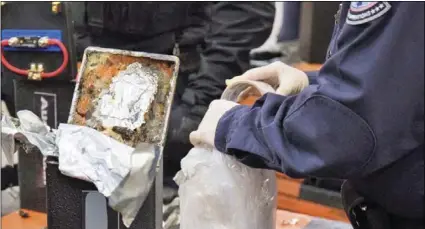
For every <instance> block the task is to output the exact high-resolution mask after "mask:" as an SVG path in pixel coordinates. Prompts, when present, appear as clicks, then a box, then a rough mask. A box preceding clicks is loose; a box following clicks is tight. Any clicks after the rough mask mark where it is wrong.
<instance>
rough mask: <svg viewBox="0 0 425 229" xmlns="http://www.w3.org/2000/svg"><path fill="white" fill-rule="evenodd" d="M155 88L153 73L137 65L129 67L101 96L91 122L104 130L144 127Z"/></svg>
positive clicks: (155, 80) (119, 74)
mask: <svg viewBox="0 0 425 229" xmlns="http://www.w3.org/2000/svg"><path fill="white" fill-rule="evenodd" d="M157 86H158V79H157V77H156V76H155V75H154V73H153V72H151V71H149V70H147V69H146V68H145V69H144V68H143V66H142V65H141V64H140V63H137V62H136V63H132V64H130V65H128V66H127V69H126V70H124V71H121V72H119V73H118V75H117V76H116V77H114V78H113V80H112V83H111V85H110V87H109V89H105V90H103V91H102V92H101V94H100V96H99V99H98V100H97V101H95V104H96V108H95V111H94V113H93V118H95V119H96V120H97V121H100V122H101V124H102V126H104V127H114V126H118V127H124V128H128V129H131V130H133V129H136V128H138V127H140V126H141V125H142V124H144V123H145V114H146V113H147V112H148V111H149V108H150V104H151V103H152V101H153V99H154V97H155V94H156V91H157Z"/></svg>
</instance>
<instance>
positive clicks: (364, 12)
mask: <svg viewBox="0 0 425 229" xmlns="http://www.w3.org/2000/svg"><path fill="white" fill-rule="evenodd" d="M390 9H391V5H390V4H389V3H388V2H351V4H350V9H349V10H348V14H347V21H346V23H347V24H349V25H360V24H363V23H366V22H370V21H372V20H375V19H377V18H379V17H381V16H382V15H384V14H385V13H386V12H388V11H389V10H390Z"/></svg>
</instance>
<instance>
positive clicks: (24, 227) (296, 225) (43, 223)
mask: <svg viewBox="0 0 425 229" xmlns="http://www.w3.org/2000/svg"><path fill="white" fill-rule="evenodd" d="M25 212H27V213H28V215H29V217H28V218H22V217H21V216H19V212H13V213H11V214H9V215H6V216H3V217H2V219H1V228H2V229H44V228H46V227H47V215H46V214H43V213H38V212H33V211H25ZM311 220H312V218H311V216H308V215H303V214H297V213H292V212H288V211H284V210H278V211H277V213H276V229H302V228H304V227H305V226H306V225H307V224H309V222H310V221H311Z"/></svg>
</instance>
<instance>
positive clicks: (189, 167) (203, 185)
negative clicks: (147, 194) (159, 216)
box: [174, 81, 276, 229]
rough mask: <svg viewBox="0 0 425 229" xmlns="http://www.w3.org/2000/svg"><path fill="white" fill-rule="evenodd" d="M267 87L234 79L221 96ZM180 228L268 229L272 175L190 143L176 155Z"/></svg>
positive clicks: (237, 96)
mask: <svg viewBox="0 0 425 229" xmlns="http://www.w3.org/2000/svg"><path fill="white" fill-rule="evenodd" d="M269 91H273V88H271V87H270V86H269V85H267V84H264V83H260V82H249V81H247V82H238V83H236V84H235V85H232V87H229V88H227V89H226V90H225V92H224V93H223V96H222V98H224V99H227V100H232V101H238V102H239V101H240V100H241V98H244V97H247V96H249V95H250V93H252V92H254V93H257V96H258V95H261V94H264V93H265V92H269ZM181 168H182V169H181V171H179V172H178V173H177V175H176V177H175V178H174V179H175V181H176V183H177V184H178V185H179V196H180V228H181V229H274V228H275V227H276V221H275V214H276V175H275V172H274V171H270V170H265V169H254V168H250V167H248V166H246V165H244V164H242V163H240V162H239V161H237V160H236V159H235V158H233V157H232V156H229V155H226V154H223V153H221V152H219V151H217V149H213V148H211V147H207V146H205V147H195V148H193V149H192V150H190V152H189V153H188V155H187V156H186V157H185V158H183V160H182V161H181Z"/></svg>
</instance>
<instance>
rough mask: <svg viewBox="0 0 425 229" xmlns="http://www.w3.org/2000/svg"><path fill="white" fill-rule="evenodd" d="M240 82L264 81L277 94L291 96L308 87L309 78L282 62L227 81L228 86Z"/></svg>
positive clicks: (255, 69) (247, 72)
mask: <svg viewBox="0 0 425 229" xmlns="http://www.w3.org/2000/svg"><path fill="white" fill-rule="evenodd" d="M240 80H254V81H263V82H265V83H268V84H270V85H271V86H272V87H273V88H275V89H276V93H277V94H281V95H291V94H296V93H299V92H300V91H301V90H302V89H304V88H305V87H307V86H308V77H307V75H306V74H305V73H304V72H303V71H300V70H298V69H296V68H294V67H291V66H289V65H287V64H284V63H282V62H279V61H278V62H274V63H271V64H269V65H266V66H263V67H258V68H253V69H250V70H248V71H246V72H245V73H244V74H242V75H240V76H235V77H234V78H233V79H231V80H227V81H226V84H227V86H229V85H231V84H234V83H235V82H237V81H240Z"/></svg>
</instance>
